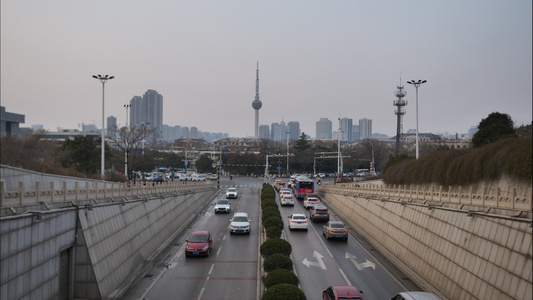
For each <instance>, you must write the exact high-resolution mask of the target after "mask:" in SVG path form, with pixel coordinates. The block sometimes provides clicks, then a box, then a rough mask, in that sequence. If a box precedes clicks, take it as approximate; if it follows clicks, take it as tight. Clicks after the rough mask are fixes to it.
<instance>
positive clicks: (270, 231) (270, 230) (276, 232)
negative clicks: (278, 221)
mask: <svg viewBox="0 0 533 300" xmlns="http://www.w3.org/2000/svg"><path fill="white" fill-rule="evenodd" d="M266 236H267V238H269V239H272V238H279V237H280V236H281V229H279V227H278V226H270V227H267V228H266Z"/></svg>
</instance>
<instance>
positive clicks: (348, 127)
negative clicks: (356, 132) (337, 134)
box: [340, 118, 353, 142]
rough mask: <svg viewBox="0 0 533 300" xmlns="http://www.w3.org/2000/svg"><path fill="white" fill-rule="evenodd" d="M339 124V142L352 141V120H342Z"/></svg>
mask: <svg viewBox="0 0 533 300" xmlns="http://www.w3.org/2000/svg"><path fill="white" fill-rule="evenodd" d="M340 122H341V130H342V132H341V141H345V142H350V141H351V140H352V123H353V121H352V119H350V118H342V119H341V120H340Z"/></svg>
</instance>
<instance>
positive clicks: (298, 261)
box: [281, 204, 347, 299]
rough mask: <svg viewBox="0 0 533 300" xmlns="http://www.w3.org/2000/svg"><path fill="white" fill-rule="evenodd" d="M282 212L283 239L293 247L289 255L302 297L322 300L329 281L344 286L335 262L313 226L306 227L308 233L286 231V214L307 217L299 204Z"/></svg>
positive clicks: (340, 271) (344, 281) (342, 276)
mask: <svg viewBox="0 0 533 300" xmlns="http://www.w3.org/2000/svg"><path fill="white" fill-rule="evenodd" d="M281 211H282V216H284V225H285V227H284V228H285V229H284V234H285V239H286V240H287V241H288V242H289V243H290V244H291V246H292V254H291V255H292V259H293V264H294V269H295V273H296V274H297V276H298V279H299V280H300V288H301V289H302V291H303V292H304V293H305V295H306V296H307V297H308V298H309V299H318V298H320V297H321V295H322V291H323V290H325V289H326V288H327V287H328V286H329V285H331V284H332V282H333V283H334V284H338V285H347V281H346V279H345V276H344V274H343V272H342V270H341V269H340V266H339V264H338V262H337V261H336V260H335V258H334V257H333V256H332V255H331V253H330V252H329V250H328V249H327V248H326V245H325V243H324V242H323V241H322V240H321V239H320V236H319V234H318V232H317V231H316V229H315V228H314V226H312V223H310V224H309V229H308V230H307V231H305V230H290V229H289V228H288V218H287V216H288V215H290V214H292V213H303V214H305V215H308V211H307V210H306V209H305V208H303V206H301V204H300V205H295V206H294V207H290V206H284V207H282V209H281Z"/></svg>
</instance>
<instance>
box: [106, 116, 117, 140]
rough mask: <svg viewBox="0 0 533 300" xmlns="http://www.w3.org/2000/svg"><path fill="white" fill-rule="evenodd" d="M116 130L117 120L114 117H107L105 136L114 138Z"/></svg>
mask: <svg viewBox="0 0 533 300" xmlns="http://www.w3.org/2000/svg"><path fill="white" fill-rule="evenodd" d="M117 129H118V128H117V118H116V117H114V116H109V117H107V131H106V132H105V135H106V136H109V137H115V136H116V134H115V133H116V130H117Z"/></svg>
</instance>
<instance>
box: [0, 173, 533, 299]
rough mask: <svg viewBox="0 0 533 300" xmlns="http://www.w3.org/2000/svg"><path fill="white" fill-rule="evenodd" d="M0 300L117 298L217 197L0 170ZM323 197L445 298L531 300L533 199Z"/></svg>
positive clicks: (427, 193)
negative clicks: (26, 299)
mask: <svg viewBox="0 0 533 300" xmlns="http://www.w3.org/2000/svg"><path fill="white" fill-rule="evenodd" d="M1 171H2V173H1V175H2V176H1V177H2V180H1V181H0V238H1V243H0V245H1V257H0V263H1V270H2V271H1V272H2V276H1V281H0V298H2V299H19V298H24V297H27V298H32V297H36V298H40V299H116V298H119V297H120V296H121V295H122V294H123V293H124V291H125V290H126V289H127V288H128V287H129V285H130V284H131V283H132V282H133V280H134V276H135V275H138V274H142V272H143V270H147V269H149V267H150V266H151V265H152V264H153V263H154V258H155V257H156V256H157V254H158V253H160V252H161V251H162V249H164V248H165V247H166V245H168V243H169V242H170V241H172V240H173V239H174V238H175V237H176V236H177V234H179V233H180V232H182V231H183V230H184V229H186V228H187V226H188V225H189V224H190V222H192V220H194V218H195V216H196V215H197V214H198V213H199V212H201V211H202V210H203V209H204V208H205V207H206V206H207V205H208V204H209V203H210V202H211V201H212V200H213V199H214V198H215V196H216V194H217V193H218V190H217V188H216V185H215V184H214V183H212V182H187V183H184V182H169V183H163V184H153V185H151V184H149V185H142V184H136V185H133V184H122V183H111V182H103V181H98V180H95V181H91V180H86V179H80V178H70V177H61V176H53V175H48V174H42V173H37V172H31V171H26V170H20V169H16V168H10V167H6V166H2V167H1ZM318 193H319V195H320V197H321V198H322V200H323V201H324V202H325V203H326V205H328V206H329V207H331V208H332V210H334V211H335V212H338V214H339V215H340V216H341V218H342V219H343V220H345V221H346V222H347V223H348V225H349V226H350V227H352V228H353V229H354V230H356V231H357V232H358V233H359V234H360V235H362V236H363V237H365V239H367V240H368V241H369V242H370V243H371V244H372V246H373V247H375V248H376V249H378V250H379V251H380V253H382V254H384V255H385V256H387V257H388V258H389V259H390V260H391V261H392V262H394V263H395V264H396V265H397V266H398V267H399V268H400V269H401V270H402V271H404V272H405V273H406V274H408V275H409V277H410V278H412V279H413V280H414V281H415V282H416V283H417V284H419V285H420V286H423V287H425V288H426V289H427V290H430V291H433V292H435V293H437V294H439V295H441V296H442V297H443V298H444V299H446V298H447V299H474V298H477V299H482V298H483V299H502V298H509V299H531V298H532V274H531V272H532V271H531V270H532V247H533V245H532V222H533V206H532V190H531V188H529V190H528V191H527V193H525V194H521V193H519V192H517V190H516V189H511V191H510V192H507V191H505V192H502V191H501V190H500V189H496V190H488V189H480V190H479V191H478V190H475V189H473V188H471V187H447V188H444V187H431V186H430V187H428V186H394V185H383V184H373V183H346V184H344V183H343V184H340V183H337V184H323V185H322V186H321V187H320V190H319V191H318Z"/></svg>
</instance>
